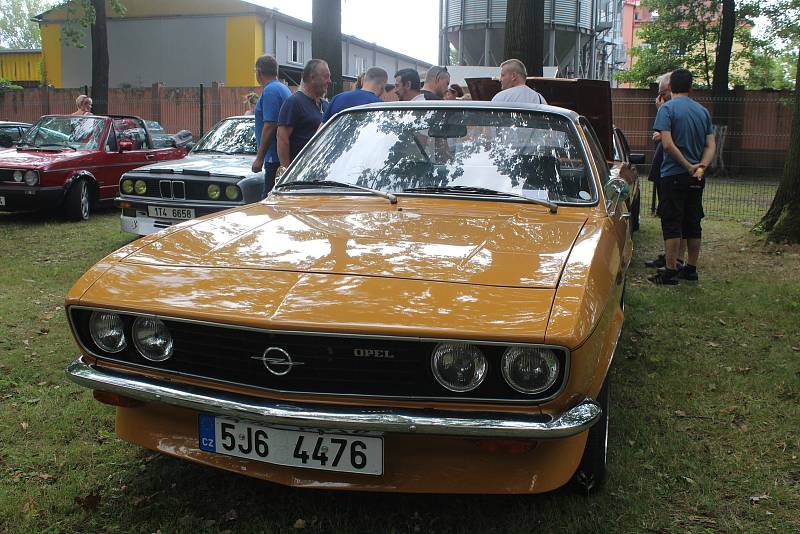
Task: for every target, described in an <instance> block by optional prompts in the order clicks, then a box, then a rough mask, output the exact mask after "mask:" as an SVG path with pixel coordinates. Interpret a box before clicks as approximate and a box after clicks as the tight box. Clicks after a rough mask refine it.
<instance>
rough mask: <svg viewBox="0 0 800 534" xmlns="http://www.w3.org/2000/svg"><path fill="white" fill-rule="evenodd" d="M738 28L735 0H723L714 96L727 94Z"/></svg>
mask: <svg viewBox="0 0 800 534" xmlns="http://www.w3.org/2000/svg"><path fill="white" fill-rule="evenodd" d="M735 28H736V3H735V2H734V0H722V23H721V24H720V32H719V44H718V46H717V58H716V61H715V62H714V83H713V86H712V91H713V94H714V96H727V94H728V71H729V70H730V66H731V52H732V51H733V33H734V30H735Z"/></svg>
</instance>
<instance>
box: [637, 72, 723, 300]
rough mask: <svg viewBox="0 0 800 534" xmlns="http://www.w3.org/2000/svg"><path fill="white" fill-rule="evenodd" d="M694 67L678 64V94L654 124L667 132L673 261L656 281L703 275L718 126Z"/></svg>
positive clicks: (665, 191)
mask: <svg viewBox="0 0 800 534" xmlns="http://www.w3.org/2000/svg"><path fill="white" fill-rule="evenodd" d="M692 81H693V80H692V73H691V72H689V71H688V70H686V69H678V70H676V71H674V72H673V73H672V74H671V75H670V89H671V90H672V99H671V100H670V101H669V102H665V103H664V104H663V105H662V106H661V107H660V108H659V110H658V114H657V115H656V121H655V124H654V125H653V129H654V130H655V131H657V132H660V134H661V144H662V146H663V147H664V161H663V163H662V164H661V194H662V199H661V203H660V209H661V232H662V234H663V235H664V250H665V253H666V260H667V264H666V266H665V267H664V268H663V269H659V270H658V272H657V273H656V274H655V275H654V276H651V277H650V278H648V280H650V281H651V282H653V283H655V284H664V285H675V284H677V283H678V281H679V279H684V280H697V262H698V258H699V257H700V240H701V237H702V229H701V226H700V221H701V219H702V218H703V216H704V213H703V188H704V187H705V176H704V172H705V169H706V167H708V165H709V164H710V163H711V160H712V159H713V157H714V151H715V149H716V144H715V142H714V127H713V125H712V124H711V115H709V113H708V110H707V109H706V108H704V107H703V106H701V105H700V104H698V103H697V102H695V101H694V100H692V99H691V98H690V97H689V92H690V91H691V88H692ZM681 238H684V239H686V244H687V248H688V254H687V256H688V257H687V262H686V264H685V265H684V266H683V267H682V268H681V269H680V270H679V269H678V265H677V259H678V254H679V253H680V248H681Z"/></svg>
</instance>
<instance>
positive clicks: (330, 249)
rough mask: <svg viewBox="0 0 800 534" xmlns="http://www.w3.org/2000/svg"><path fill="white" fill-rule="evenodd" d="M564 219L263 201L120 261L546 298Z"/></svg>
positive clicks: (497, 205)
mask: <svg viewBox="0 0 800 534" xmlns="http://www.w3.org/2000/svg"><path fill="white" fill-rule="evenodd" d="M302 196H303V195H291V197H302ZM329 198H332V200H329ZM566 211H567V210H562V211H559V213H558V214H551V213H549V212H548V210H547V209H546V208H543V207H541V206H535V205H531V204H526V203H516V202H486V201H484V202H475V201H467V200H454V199H450V200H444V199H414V200H411V199H408V198H404V199H401V201H400V203H399V204H398V205H391V204H389V203H388V202H387V201H385V200H383V199H379V198H364V197H357V198H356V197H353V196H338V197H327V198H326V197H325V196H321V195H308V198H304V199H302V198H292V199H290V200H287V199H286V198H281V197H280V196H278V197H276V196H272V197H270V199H269V200H268V201H266V202H262V203H258V204H252V205H250V206H247V207H244V208H240V209H237V210H233V211H229V212H225V213H224V214H221V215H217V216H214V217H209V218H205V219H201V220H196V221H191V222H189V223H184V224H182V225H178V226H177V227H173V228H174V229H173V230H172V231H170V232H169V233H168V235H167V236H165V237H162V238H160V239H157V240H155V241H152V242H150V243H149V244H147V245H145V246H144V247H142V248H141V249H139V250H138V251H137V252H136V253H134V254H132V255H130V256H128V257H127V258H125V259H124V260H123V261H124V263H130V264H147V265H163V266H175V267H178V266H182V267H203V268H211V269H247V270H271V271H282V272H300V273H318V274H334V275H349V276H367V277H382V278H394V279H410V280H422V281H436V282H454V283H465V284H476V285H485V286H498V287H528V288H555V287H556V286H557V285H558V281H559V278H560V276H561V272H562V268H563V265H564V262H565V261H566V259H567V257H568V256H569V253H570V250H571V248H572V246H573V244H574V242H575V239H576V237H577V236H578V234H579V232H580V230H581V228H582V226H583V224H584V223H585V221H586V216H585V214H582V213H580V212H578V211H577V210H576V211H574V212H573V213H565V212H566ZM234 276H235V275H234Z"/></svg>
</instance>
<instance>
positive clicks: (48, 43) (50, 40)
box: [40, 24, 63, 87]
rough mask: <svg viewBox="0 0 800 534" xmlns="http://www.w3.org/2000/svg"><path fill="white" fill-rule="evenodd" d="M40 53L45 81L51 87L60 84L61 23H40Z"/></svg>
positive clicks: (60, 85) (59, 85)
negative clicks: (42, 59) (42, 58)
mask: <svg viewBox="0 0 800 534" xmlns="http://www.w3.org/2000/svg"><path fill="white" fill-rule="evenodd" d="M40 28H41V30H42V55H43V57H44V79H45V83H47V84H49V85H52V86H53V87H63V86H62V84H61V25H60V24H41V25H40Z"/></svg>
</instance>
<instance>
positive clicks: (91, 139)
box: [20, 117, 105, 150]
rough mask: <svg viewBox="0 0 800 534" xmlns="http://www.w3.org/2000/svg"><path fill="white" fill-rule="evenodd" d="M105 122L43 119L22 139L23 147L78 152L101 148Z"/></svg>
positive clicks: (96, 119) (70, 118)
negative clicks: (65, 149) (66, 149)
mask: <svg viewBox="0 0 800 534" xmlns="http://www.w3.org/2000/svg"><path fill="white" fill-rule="evenodd" d="M104 126H105V121H104V120H103V119H98V118H96V117H42V118H41V119H40V120H39V122H37V123H36V124H35V125H34V126H33V127H32V128H31V129H30V130H28V131H27V133H26V134H25V136H24V137H23V138H22V142H21V143H20V144H21V145H30V146H35V147H55V148H58V147H63V148H74V149H76V150H83V149H96V148H98V147H99V146H100V136H101V135H102V134H103V127H104Z"/></svg>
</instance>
